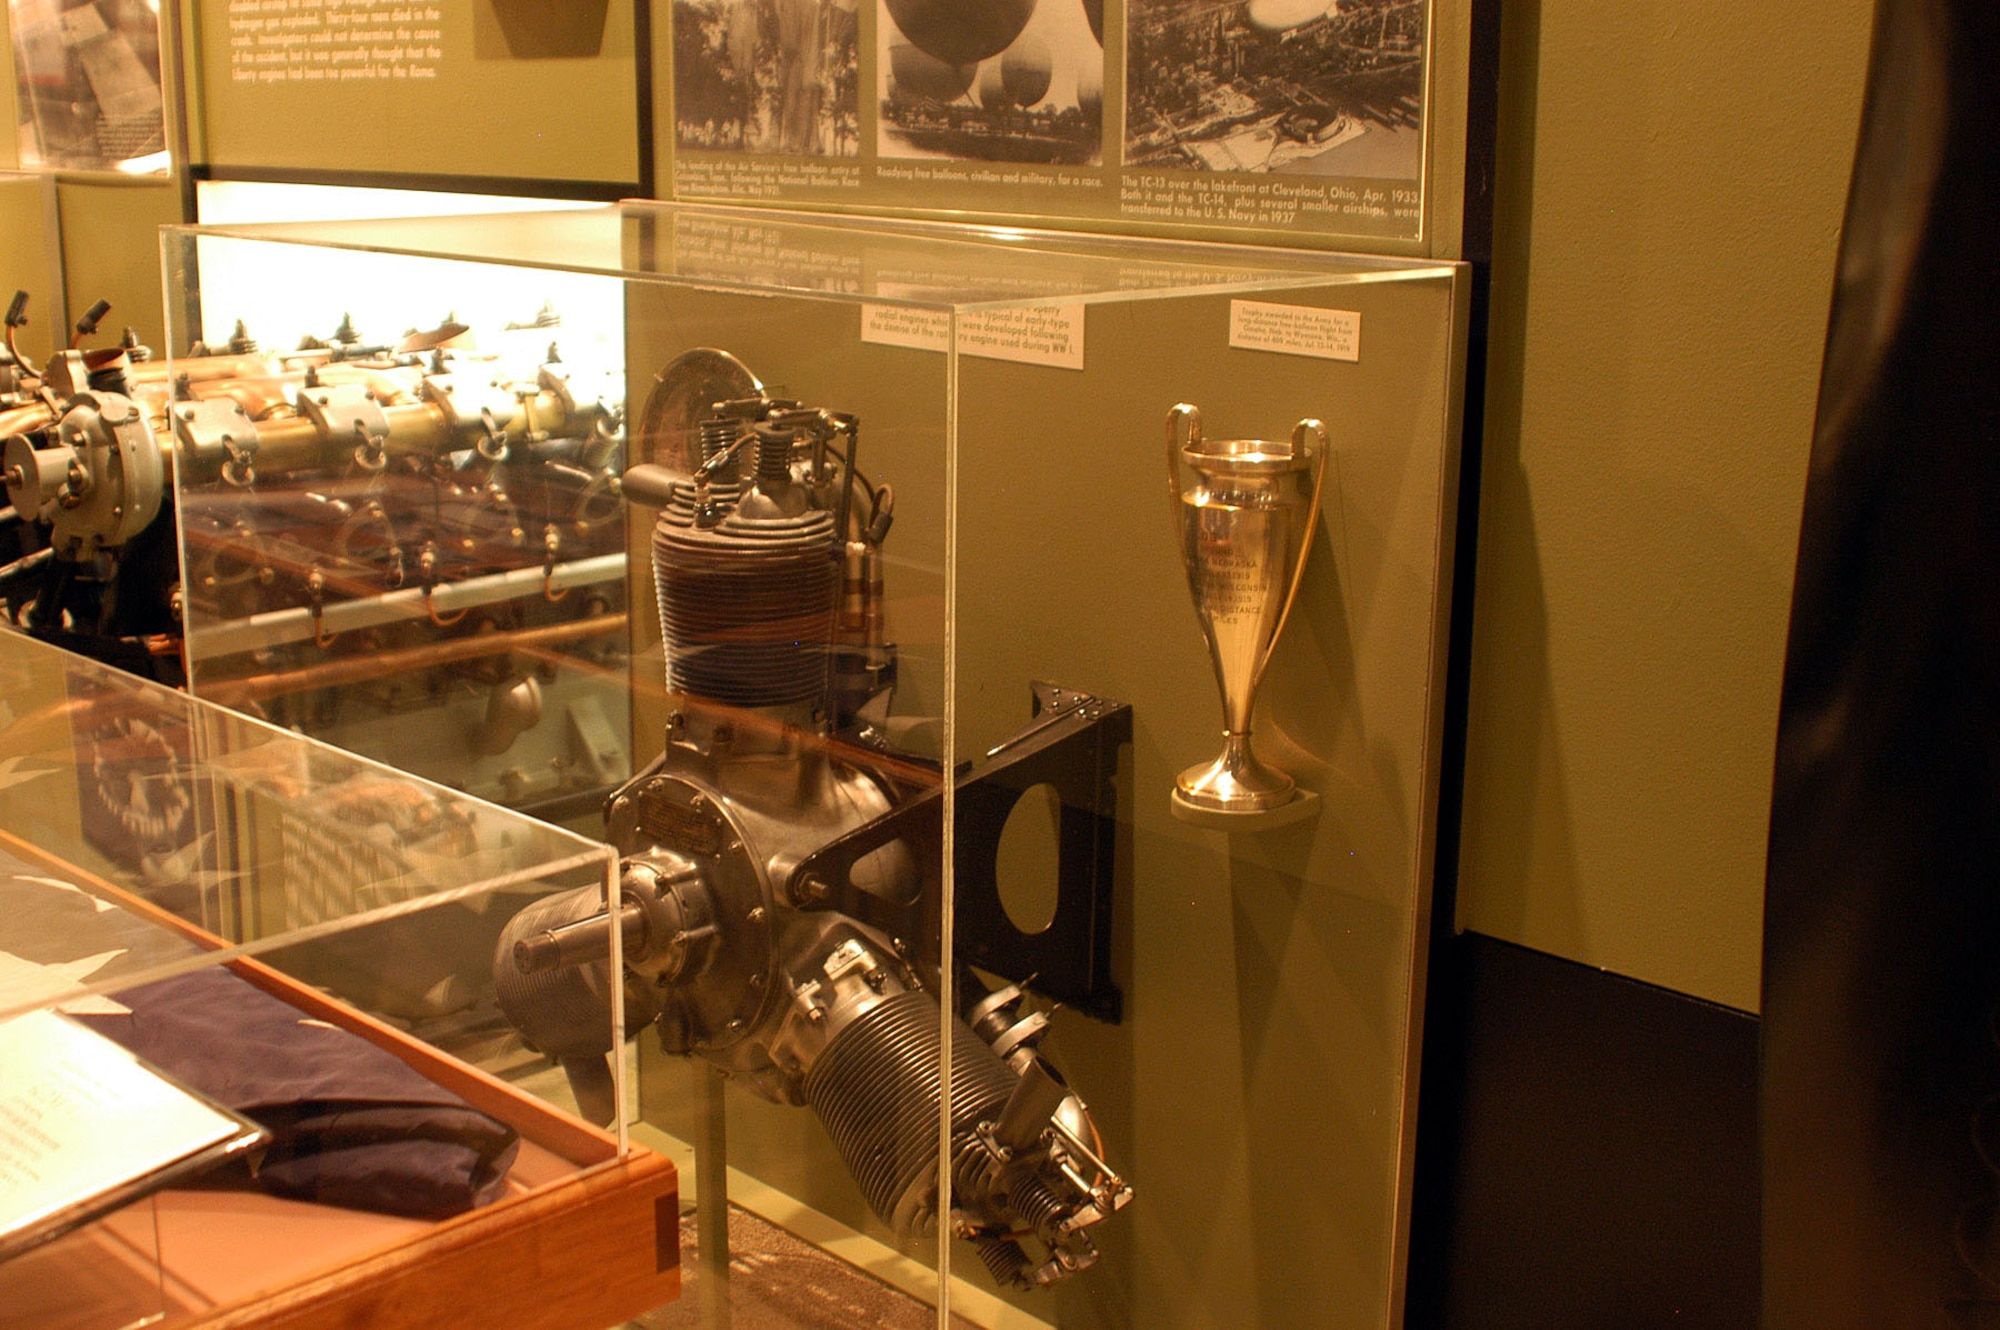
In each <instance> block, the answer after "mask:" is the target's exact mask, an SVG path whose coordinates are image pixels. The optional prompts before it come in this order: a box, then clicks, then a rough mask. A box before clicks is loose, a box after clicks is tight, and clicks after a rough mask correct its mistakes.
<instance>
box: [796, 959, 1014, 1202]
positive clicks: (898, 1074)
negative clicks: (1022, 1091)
mask: <svg viewBox="0 0 2000 1330" xmlns="http://www.w3.org/2000/svg"><path fill="white" fill-rule="evenodd" d="M938 1018H939V1009H938V1004H937V1001H936V999H934V998H933V997H931V996H930V995H929V994H928V993H923V992H909V993H900V994H898V995H896V996H895V997H892V998H889V999H887V1000H885V1001H884V1002H882V1003H881V1004H880V1005H878V1006H876V1007H875V1008H874V1009H873V1010H871V1011H870V1012H869V1013H868V1014H867V1015H866V1016H863V1017H862V1018H861V1019H859V1020H857V1021H855V1022H854V1023H853V1024H851V1025H849V1026H848V1027H847V1028H846V1029H844V1030H842V1031H841V1032H840V1034H839V1035H838V1036H836V1037H835V1039H834V1040H833V1042H832V1043H831V1044H829V1045H828V1046H827V1049H826V1052H825V1053H823V1054H821V1055H820V1058H819V1061H817V1062H816V1063H814V1064H813V1068H812V1071H811V1072H810V1073H809V1074H808V1075H807V1077H806V1102H807V1103H808V1104H810V1105H811V1106H812V1108H813V1111H814V1112H816V1113H817V1114H819V1117H820V1121H821V1122H823V1123H825V1125H826V1130H827V1135H828V1136H830V1137H831V1138H832V1140H833V1143H834V1147H835V1148H836V1149H838V1150H839V1151H840V1156H841V1158H842V1159H843V1160H844V1161H845V1162H846V1164H847V1166H848V1168H849V1169H850V1170H852V1172H853V1174H854V1177H855V1180H856V1181H857V1182H858V1183H860V1185H861V1191H862V1194H863V1195H864V1196H865V1197H866V1198H867V1200H868V1204H869V1206H870V1207H871V1208H872V1209H873V1210H874V1211H875V1213H876V1215H878V1216H879V1217H880V1218H881V1219H882V1221H883V1222H884V1223H886V1224H888V1225H889V1226H890V1227H891V1228H892V1229H894V1230H895V1231H896V1232H897V1234H898V1235H899V1236H911V1235H914V1234H916V1233H919V1232H921V1231H923V1230H924V1229H925V1228H927V1227H929V1225H930V1224H931V1222H932V1221H934V1220H935V1218H936V1211H937V1162H938V1151H937V1147H938V1105H939V1104H940V1103H941V1102H943V1093H942V1087H941V1086H940V1085H939V1079H940V1078H939V1074H938V1069H939V1064H940V1061H941V1059H940V1057H939V1053H940V1051H941V1038H940V1035H939V1026H940V1021H939V1019H938ZM951 1026H952V1049H951V1052H952V1061H951V1077H952V1086H951V1108H952V1112H951V1123H952V1139H953V1142H954V1144H956V1143H957V1142H958V1141H960V1140H961V1139H970V1138H971V1136H972V1133H973V1131H974V1129H975V1128H977V1127H978V1125H979V1124H980V1123H981V1122H986V1121H991V1120H993V1119H995V1118H997V1117H999V1116H1000V1110H1001V1109H1002V1107H1003V1106H1004V1105H1005V1104H1006V1102H1007V1099H1008V1097H1009V1096H1010V1095H1011V1094H1012V1093H1013V1090H1014V1085H1015V1082H1016V1079H1017V1078H1016V1077H1015V1075H1014V1073H1013V1072H1012V1071H1011V1070H1009V1069H1008V1067H1007V1064H1006V1063H1004V1062H1002V1061H1001V1060H1000V1058H999V1055H997V1054H996V1053H994V1051H993V1050H992V1048H991V1047H989V1046H988V1045H987V1044H985V1043H984V1042H982V1041H981V1040H980V1039H979V1038H978V1037H977V1036H976V1035H974V1034H973V1033H972V1032H971V1031H970V1030H968V1029H967V1028H966V1027H965V1024H964V1022H962V1021H959V1020H953V1021H952V1022H951Z"/></svg>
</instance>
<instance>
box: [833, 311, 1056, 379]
mask: <svg viewBox="0 0 2000 1330" xmlns="http://www.w3.org/2000/svg"><path fill="white" fill-rule="evenodd" d="M1083 324H1084V308H1083V306H1082V305H1081V304H1076V305H1034V306H1020V307H1017V308H1014V309H975V310H967V311H966V312H965V313H964V314H961V315H960V316H959V320H958V349H959V350H960V351H961V352H963V353H964V354H966V355H968V356H984V357H985V358H986V359H988V360H1011V361H1014V362H1016V363H1017V364H1022V365H1047V366H1049V367H1051V368H1054V369H1082V368H1083ZM861 340H862V341H864V342H876V343H880V344H881V345H883V346H908V347H914V348H916V349H917V350H919V351H945V350H949V349H950V347H951V314H950V312H949V311H946V310H928V309H905V308H900V307H898V306H895V305H863V306H862V307H861Z"/></svg>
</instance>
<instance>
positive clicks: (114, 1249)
mask: <svg viewBox="0 0 2000 1330" xmlns="http://www.w3.org/2000/svg"><path fill="white" fill-rule="evenodd" d="M616 889H617V874H616V859H615V857H614V856H613V855H612V853H611V852H610V850H609V849H608V848H607V847H605V846H604V845H603V844H601V843H600V842H597V841H592V840H585V839H583V838H580V837H577V836H575V835H573V834H571V833H568V832H565V831H562V830H560V829H559V828H556V827H554V826H551V825H548V824H546V823H542V822H537V821H534V820H531V819H528V818H525V817H522V816H520V815H519V814H515V813H512V812H509V811H508V810H506V809H503V808H499V807H497V806H494V805H491V804H486V803H483V802H480V801H478V800H475V799H472V798H469V797H467V796H465V795H462V794H458V793H455V792H453V791H451V790H448V789H445V788H443V787H440V786H436V785H432V784H429V783H427V782H424V781H421V780H419V779H417V778H415V777H413V776H410V775H408V774H406V773H403V772H399V771H396V770H394V769H392V768H388V767H384V766H381V765H379V764H376V763H373V762H369V761H366V760H363V759H361V758H357V757H355V756H353V755H351V754H348V753H344V752H341V751H339V750H336V749H332V748H328V747H326V746H324V745H321V744H317V743H314V742H312V741H310V740H307V739H304V738H301V737H300V736H298V735H296V734H293V733H290V732H287V731H283V730H278V729H275V728H273V727H272V726H270V725H268V724H265V723H263V722H261V721H258V720H255V719H252V718H250V717H246V716H243V715H241V714H237V713H232V712H229V711H225V710H222V709H219V708H216V707H213V706H210V705H208V704H206V703H203V702H201V701H199V700H198V699H193V698H190V697H188V696H186V695H185V694H183V693H179V692H175V691H172V690H170V689H166V688H163V687H161V686H159V685H156V684H153V683H151V682H149V681H146V680H142V679H138V678H135V677H134V676H132V675H130V674H126V673H123V672H120V671H117V670H113V669H110V668H107V667H105V666H102V665H99V664H97V663H95V662H92V661H89V660H87V659H84V658H82V657H79V656H75V655H72V654H70V653H68V652H65V651H61V650H58V649H56V648H54V647H50V646H47V645H45V644H42V643H39V642H36V641H34V640H33V639H32V638H29V637H27V636H25V635H23V634H20V633H15V632H7V633H0V1023H3V1024H4V1026H5V1028H6V1029H8V1030H9V1031H10V1032H20V1031H23V1030H26V1029H29V1028H30V1024H31V1023H33V1022H43V1024H41V1025H35V1026H34V1027H33V1028H35V1029H37V1030H42V1029H46V1028H48V1027H47V1025H46V1022H48V1021H49V1019H50V1017H51V1013H57V1014H59V1022H58V1023H59V1026H60V1028H64V1029H74V1028H77V1027H80V1028H81V1030H82V1032H83V1046H82V1048H81V1051H79V1052H77V1053H76V1056H75V1057H74V1058H71V1057H68V1043H69V1037H67V1036H65V1037H64V1038H63V1039H62V1040H60V1041H59V1042H61V1043H62V1044H63V1048H64V1051H65V1059H64V1060H62V1061H60V1062H58V1061H55V1060H52V1058H51V1057H50V1056H47V1055H46V1049H45V1047H44V1045H40V1044H38V1045H35V1048H36V1049H38V1050H42V1051H36V1052H32V1053H30V1052H23V1051H22V1049H23V1048H24V1047H26V1045H23V1044H20V1043H19V1042H10V1044H9V1047H12V1048H14V1049H15V1055H14V1056H16V1057H17V1058H18V1059H23V1060H17V1061H9V1062H8V1065H6V1066H5V1067H4V1068H0V1085H5V1086H6V1087H7V1089H8V1090H9V1091H10V1092H17V1093H18V1092H22V1091H23V1090H24V1088H25V1092H26V1093H27V1095H28V1099H27V1101H26V1102H27V1104H28V1108H27V1110H26V1111H27V1112H28V1114H29V1117H30V1118H34V1117H35V1115H36V1114H37V1113H38V1112H40V1111H41V1110H40V1109H38V1108H36V1105H37V1104H43V1103H46V1104H54V1105H64V1104H70V1103H72V1102H79V1103H81V1102H85V1101H86V1100H88V1099H89V1097H90V1095H92V1094H93V1093H95V1092H94V1091H93V1090H92V1089H91V1087H92V1086H96V1085H100V1084H105V1083H109V1082H106V1081H104V1080H103V1075H104V1068H105V1066H107V1065H110V1066H117V1065H121V1064H120V1063H119V1059H120V1058H125V1059H128V1060H129V1058H130V1057H133V1056H136V1057H137V1058H139V1059H140V1060H141V1061H142V1063H143V1064H145V1070H144V1071H143V1072H142V1073H141V1075H140V1079H141V1080H142V1081H143V1082H144V1083H145V1085H146V1086H148V1087H156V1086H159V1085H164V1086H165V1087H167V1088H165V1089H160V1090H157V1093H159V1094H160V1095H162V1096H164V1102H166V1103H168V1104H172V1105H179V1104H183V1103H205V1104H207V1105H208V1106H209V1108H210V1109H213V1110H215V1111H217V1112H220V1113H222V1114H224V1115H225V1116H228V1115H240V1117H241V1119H243V1120H247V1123H248V1124H254V1126H255V1127H256V1128H257V1129H260V1130H261V1131H262V1133H263V1136H264V1139H263V1140H262V1141H261V1142H258V1143H255V1144H254V1145H252V1146H248V1147H245V1148H238V1149H232V1150H231V1151H229V1152H228V1153H226V1154H218V1153H217V1152H215V1151H213V1150H210V1149H207V1148H206V1147H205V1146H204V1147H200V1148H195V1147H191V1146H184V1147H183V1148H182V1149H181V1150H180V1152H179V1153H175V1152H174V1151H173V1150H171V1149H167V1147H166V1146H164V1145H163V1146H162V1147H161V1148H162V1149H166V1150H167V1152H166V1153H163V1154H158V1155H150V1154H145V1153H143V1152H141V1151H140V1149H139V1146H138V1145H137V1144H135V1143H136V1142H142V1141H144V1140H146V1139H147V1136H146V1133H142V1132H140V1131H138V1130H137V1129H136V1128H135V1129H134V1130H133V1131H132V1132H130V1133H129V1138H130V1139H126V1137H127V1135H128V1134H127V1133H122V1132H113V1133H111V1134H109V1135H107V1136H104V1137H102V1138H93V1139H90V1140H84V1141H82V1142H80V1143H79V1144H78V1146H77V1148H81V1149H85V1150H87V1151H88V1152H89V1155H90V1157H91V1158H92V1159H93V1160H94V1161H97V1162H96V1163H94V1164H93V1167H97V1166H98V1165H100V1164H102V1162H103V1161H104V1159H105V1156H106V1155H107V1153H109V1154H110V1156H111V1157H112V1158H116V1157H117V1155H118V1152H119V1151H122V1150H128V1149H129V1150H131V1151H132V1152H133V1160H132V1163H131V1171H130V1172H129V1174H128V1175H126V1176H125V1179H124V1180H123V1181H113V1182H110V1183H108V1184H105V1185H104V1186H103V1187H80V1189H78V1190H76V1194H75V1195H74V1196H68V1195H65V1197H64V1198H63V1203H62V1204H61V1205H60V1206H59V1207H57V1208H56V1209H55V1210H48V1211H36V1213H46V1214H48V1215H52V1216H56V1217H57V1225H56V1228H55V1229H54V1230H48V1228H47V1225H46V1224H43V1223H40V1222H39V1221H38V1222H37V1224H36V1225H35V1226H32V1227H30V1228H29V1229H25V1230H17V1231H19V1232H25V1233H29V1234H31V1235H32V1236H35V1237H36V1238H37V1239H38V1240H39V1239H44V1238H45V1236H46V1234H47V1233H48V1232H51V1231H52V1232H53V1233H55V1234H56V1235H57V1236H55V1238H54V1240H53V1241H47V1240H40V1241H39V1245H34V1246H32V1247H31V1248H29V1249H26V1250H25V1253H24V1254H20V1255H14V1256H13V1257H12V1259H8V1260H4V1261H0V1305H5V1306H7V1307H8V1308H9V1309H10V1311H11V1310H12V1309H14V1308H16V1307H18V1306H23V1305H34V1306H44V1305H46V1306H47V1307H49V1308H50V1309H51V1318H52V1319H47V1320H43V1321H38V1323H46V1324H80V1325H83V1324H88V1325H98V1324H104V1325H123V1324H126V1323H128V1322H129V1320H130V1318H131V1316H134V1315H141V1314H143V1315H154V1314H158V1313H159V1312H160V1311H162V1310H164V1311H167V1312H170V1313H185V1312H191V1311H198V1310H202V1309H206V1308H210V1307H214V1306H219V1305H224V1304H233V1303H236V1302H238V1301H241V1300H243V1299H248V1298H256V1297H261V1296H265V1295H268V1294H269V1293H270V1292H271V1291H272V1290H275V1289H278V1288H281V1287H283V1286H285V1285H287V1284H289V1283H292V1282H294V1281H297V1280H301V1279H305V1278H307V1277H310V1276H313V1275H316V1274H319V1273H323V1272H324V1271H326V1270H328V1269H331V1268H333V1267H335V1266H338V1265H342V1264H346V1263H351V1262H353V1261H357V1260H359V1259H361V1258H362V1257H365V1256H368V1255H372V1254H375V1253H377V1252H380V1251H383V1250H386V1249H388V1248H391V1247H394V1246H395V1245H397V1244H399V1243H402V1242H406V1241H408V1240H409V1239H411V1238H412V1237H414V1236H416V1235H417V1234H418V1233H420V1232H421V1231H422V1227H423V1225H425V1224H427V1223H429V1222H432V1221H435V1220H438V1219H442V1218H446V1217H450V1216H453V1215H457V1214H461V1213H464V1212H467V1211H469V1210H479V1209H482V1208H484V1207H486V1206H489V1205H495V1204H499V1203H501V1202H505V1201H507V1200H510V1199H513V1198H516V1197H521V1196H525V1195H527V1194H528V1193H530V1192H534V1191H537V1190H539V1189H542V1188H545V1187H551V1186H554V1185H556V1184H559V1183H564V1182H567V1181H568V1180H570V1179H572V1178H574V1177H575V1176H576V1175H577V1174H578V1173H579V1172H580V1171H581V1170H585V1169H590V1168H594V1167H598V1166H601V1165H605V1164H607V1163H610V1162H612V1161H614V1160H615V1159H616V1158H617V1157H618V1156H619V1155H620V1154H622V1153H623V1150H624V1131H623V1126H622V1123H623V1116H624V1115H622V1114H620V1113H618V1112H617V1104H618V1102H619V1096H620V1094H621V1083H622V1082H624V1081H625V1079H626V1078H625V1066H626V1059H625V1058H624V1057H623V1056H622V1055H621V1056H616V1057H614V1056H612V1054H613V1052H614V1050H618V1049H620V1048H621V1047H622V1029H621V1027H620V1025H619V1022H620V1021H621V1020H622V1018H623V1015H624V1012H623V1009H622V1008H618V1007H614V1006H612V1005H610V1004H607V1003H606V1002H605V1001H604V1000H603V998H602V994H603V992H604V991H605V987H606V981H607V978H608V976H610V975H611V974H614V973H617V972H618V970H619V968H620V967H621V966H622V959H621V955H620V953H621V950H622V945H623V934H621V933H620V932H618V931H617V930H615V929H613V928H611V927H610V926H609V925H608V923H602V922H600V923H597V924H595V925H593V923H592V920H594V919H595V920H600V921H601V920H603V919H604V918H606V917H616V916H618V914H619V907H620V905H621V904H622V902H621V900H620V897H619V896H618V894H617V890H616ZM107 1058H108V1059H109V1060H110V1061H109V1063H108V1064H107V1063H106V1061H105V1059H107ZM468 1064H470V1065H469V1066H468ZM474 1068H477V1069H478V1070H474ZM481 1073H486V1074H484V1075H482V1074H481ZM121 1074H122V1073H121ZM153 1092H155V1091H154V1090H151V1089H149V1090H148V1093H153ZM79 1095H81V1096H84V1099H82V1100H79V1099H77V1096H79ZM186 1096H193V1098H192V1099H188V1098H186ZM538 1099H539V1100H542V1101H544V1102H547V1103H549V1104H553V1105H554V1106H555V1107H556V1108H557V1109H559V1110H561V1112H560V1113H553V1112H550V1111H548V1110H546V1109H542V1108H540V1107H538V1106H537V1105H536V1104H535V1102H534V1101H535V1100H538ZM132 1102H134V1101H131V1100H130V1099H128V1098H126V1097H124V1094H123V1092H121V1095H120V1097H118V1098H117V1099H115V1100H113V1101H110V1102H109V1104H108V1107H109V1109H110V1111H112V1112H113V1113H116V1112H118V1111H122V1110H121V1109H120V1108H119V1106H120V1105H125V1104H130V1103H132ZM51 1111H53V1110H51ZM567 1115H575V1116H580V1117H583V1118H585V1119H587V1120H594V1121H596V1122H601V1123H604V1124H606V1125H607V1126H611V1125H612V1124H614V1123H616V1124H618V1125H617V1126H616V1128H615V1129H614V1130H613V1131H612V1132H611V1133H610V1134H605V1133H600V1132H595V1131H592V1130H589V1129H587V1128H585V1127H583V1126H582V1125H581V1124H579V1123H577V1122H576V1121H575V1120H574V1117H573V1116H567ZM0 1116H4V1115H0ZM83 1120H86V1119H85V1118H83V1117H81V1116H79V1115H77V1114H74V1113H72V1112H70V1110H68V1109H66V1108H65V1109H63V1110H62V1111H61V1112H59V1113H56V1115H55V1116H53V1117H49V1118H47V1120H46V1121H43V1122H42V1123H41V1126H42V1127H43V1128H47V1129H48V1130H46V1131H43V1130H37V1131H35V1132H33V1133H31V1135H30V1137H29V1138H28V1139H30V1140H32V1141H34V1142H38V1143H39V1144H40V1145H41V1146H45V1147H47V1150H48V1151H49V1152H50V1155H51V1157H52V1158H56V1159H60V1158H62V1157H64V1156H62V1155H61V1154H60V1150H61V1149H62V1148H65V1147H64V1146H63V1143H62V1132H61V1131H59V1130H56V1129H55V1128H57V1127H59V1126H64V1125H66V1124H67V1125H73V1124H74V1123H75V1122H77V1121H83ZM147 1121H148V1122H149V1123H150V1122H152V1121H153V1119H152V1118H151V1117H149V1118H148V1119H147ZM0 1125H4V1124H0ZM33 1125H34V1124H33V1122H29V1123H28V1126H33ZM12 1128H21V1129H22V1130H26V1127H23V1124H22V1122H13V1123H12V1124H11V1127H10V1129H12ZM15 1144H16V1145H19V1144H20V1142H19V1141H18V1140H17V1141H16V1142H15ZM10 1158H12V1159H13V1161H14V1162H15V1163H16V1164H19V1163H20V1162H21V1158H20V1155H19V1152H18V1151H16V1152H14V1153H13V1154H11V1155H10ZM246 1161H251V1162H246ZM197 1165H198V1166H199V1169H198V1170H197ZM46 1175H47V1176H53V1177H60V1176H62V1172H61V1170H60V1169H56V1170H54V1171H51V1172H48V1173H47V1174H46ZM197 1177H198V1180H199V1183H200V1186H199V1188H198V1189H194V1190H183V1189H182V1186H183V1184H184V1183H186V1182H189V1181H191V1180H196V1179H197ZM18 1180H19V1179H18V1177H17V1176H15V1175H6V1176H0V1184H5V1185H0V1193H6V1192H8V1191H9V1189H10V1188H11V1187H12V1186H13V1184H14V1183H15V1182H17V1181H18ZM79 1186H80V1184H79ZM162 1188H164V1190H163V1189H162ZM135 1196H136V1199H134V1197H135ZM77 1220H82V1221H84V1222H83V1227H71V1225H72V1224H74V1223H75V1222H76V1221H77ZM4 1228H6V1226H5V1225H0V1229H4ZM5 1240H6V1233H5V1232H0V1242H4V1241H5ZM274 1243H276V1244H277V1245H276V1246H274V1245H273V1244H274ZM645 1250H646V1253H647V1259H648V1262H649V1264H650V1261H651V1253H652V1250H653V1244H652V1243H651V1242H646V1243H645ZM89 1271H96V1272H97V1273H95V1274H92V1275H90V1276H89V1277H88V1278H85V1277H84V1275H85V1273H87V1272H89ZM65 1288H66V1289H67V1292H66V1293H65V1292H63V1290H64V1289H65ZM149 1290H150V1291H149ZM85 1291H88V1292H90V1294H91V1297H90V1298H87V1299H86V1298H82V1297H81V1296H79V1295H80V1294H81V1293H82V1292H85ZM669 1291H670V1289H667V1290H662V1293H665V1292H669ZM51 1298H53V1299H54V1301H53V1302H50V1299H51ZM36 1299H39V1301H32V1300H36ZM149 1299H150V1305H147V1306H141V1305H140V1304H146V1303H148V1300H149ZM135 1300H136V1301H135ZM135 1307H136V1308H137V1310H136V1311H135V1310H133V1309H134V1308H135ZM57 1311H59V1312H60V1313H61V1314H60V1315H56V1314H55V1313H56V1312H57Z"/></svg>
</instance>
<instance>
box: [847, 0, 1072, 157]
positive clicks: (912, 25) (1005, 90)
mask: <svg viewBox="0 0 2000 1330" xmlns="http://www.w3.org/2000/svg"><path fill="white" fill-rule="evenodd" d="M881 20H882V21H881V23H880V24H879V33H880V47H881V49H880V57H881V58H880V60H879V68H880V70H881V75H880V84H881V93H882V119H881V141H880V143H879V144H878V145H877V151H878V152H879V153H880V155H881V156H883V157H952V158H961V159H967V160H972V161H988V162H1033V163H1048V164H1052V165H1061V166H1089V165H1094V164H1096V163H1098V162H1101V161H1102V160H1103V159H1104V3H1103V0H882V16H881Z"/></svg>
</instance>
